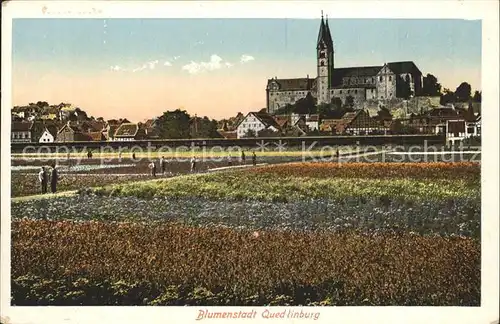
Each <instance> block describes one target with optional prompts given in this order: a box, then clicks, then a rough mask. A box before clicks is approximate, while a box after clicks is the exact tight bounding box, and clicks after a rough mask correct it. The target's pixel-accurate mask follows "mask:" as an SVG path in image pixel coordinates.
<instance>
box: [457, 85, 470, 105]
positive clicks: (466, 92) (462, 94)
mask: <svg viewBox="0 0 500 324" xmlns="http://www.w3.org/2000/svg"><path fill="white" fill-rule="evenodd" d="M470 96H471V86H470V84H468V83H467V82H462V83H460V85H459V86H458V87H457V90H455V97H456V100H457V101H459V102H467V101H469V99H470Z"/></svg>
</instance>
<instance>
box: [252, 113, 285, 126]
mask: <svg viewBox="0 0 500 324" xmlns="http://www.w3.org/2000/svg"><path fill="white" fill-rule="evenodd" d="M252 114H253V115H254V116H255V117H257V119H258V120H260V121H261V122H262V123H263V124H264V125H265V126H266V127H270V126H273V127H274V128H276V129H280V126H279V125H278V123H277V122H276V120H275V119H274V118H273V116H271V115H269V114H268V113H261V112H259V113H252Z"/></svg>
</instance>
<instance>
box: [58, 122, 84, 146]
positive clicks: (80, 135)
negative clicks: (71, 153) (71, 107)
mask: <svg viewBox="0 0 500 324" xmlns="http://www.w3.org/2000/svg"><path fill="white" fill-rule="evenodd" d="M56 141H57V142H81V141H88V136H87V135H86V134H85V132H84V131H83V130H82V128H81V126H80V125H77V124H71V123H70V122H69V121H68V122H67V123H66V124H64V126H62V127H61V128H60V129H59V131H58V132H57V136H56Z"/></svg>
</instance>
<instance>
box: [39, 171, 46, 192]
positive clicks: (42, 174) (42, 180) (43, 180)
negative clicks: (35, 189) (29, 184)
mask: <svg viewBox="0 0 500 324" xmlns="http://www.w3.org/2000/svg"><path fill="white" fill-rule="evenodd" d="M38 180H39V181H40V184H41V185H42V194H46V193H47V182H48V174H47V171H46V170H45V167H42V169H41V170H40V172H39V173H38Z"/></svg>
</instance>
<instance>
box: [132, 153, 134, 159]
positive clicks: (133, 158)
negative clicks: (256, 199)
mask: <svg viewBox="0 0 500 324" xmlns="http://www.w3.org/2000/svg"><path fill="white" fill-rule="evenodd" d="M132 160H135V152H134V153H132Z"/></svg>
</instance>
